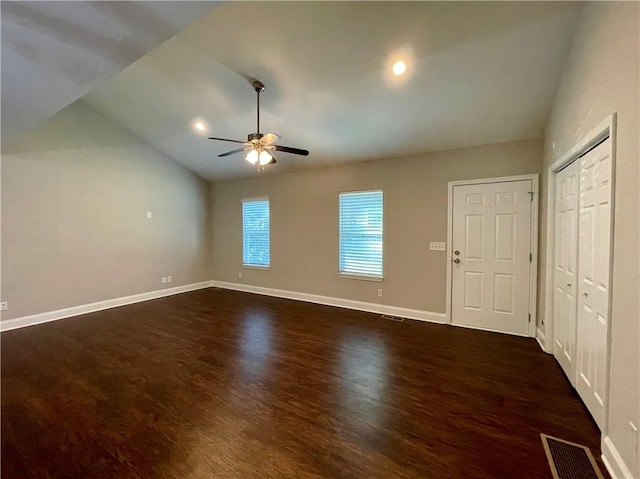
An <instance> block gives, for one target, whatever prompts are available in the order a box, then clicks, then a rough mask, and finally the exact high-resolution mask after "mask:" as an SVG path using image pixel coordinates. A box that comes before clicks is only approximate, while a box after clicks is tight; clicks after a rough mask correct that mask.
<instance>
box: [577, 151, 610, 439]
mask: <svg viewBox="0 0 640 479" xmlns="http://www.w3.org/2000/svg"><path fill="white" fill-rule="evenodd" d="M611 181H612V158H611V140H610V139H607V140H606V141H604V142H603V143H601V144H600V145H598V146H597V147H596V148H594V149H593V150H591V151H590V152H588V153H587V154H586V155H584V156H583V157H582V158H581V160H580V226H579V230H580V236H579V241H578V280H579V281H578V287H579V289H578V341H577V363H576V367H577V375H576V389H577V391H578V393H579V394H580V396H581V397H582V400H583V401H584V403H585V404H586V406H587V408H588V409H589V411H590V412H591V415H592V416H593V418H594V419H595V421H596V423H597V424H598V426H599V427H600V429H601V430H602V429H603V428H604V422H605V411H606V397H607V387H608V384H607V383H608V356H609V354H608V343H609V320H610V318H609V311H610V271H611V249H612V241H611V240H612V230H611V218H612V185H611Z"/></svg>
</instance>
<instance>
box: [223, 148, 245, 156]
mask: <svg viewBox="0 0 640 479" xmlns="http://www.w3.org/2000/svg"><path fill="white" fill-rule="evenodd" d="M245 150H246V148H240V149H238V150H231V151H227V152H226V153H220V154H219V155H218V157H220V156H230V155H235V154H236V153H240V152H241V151H245Z"/></svg>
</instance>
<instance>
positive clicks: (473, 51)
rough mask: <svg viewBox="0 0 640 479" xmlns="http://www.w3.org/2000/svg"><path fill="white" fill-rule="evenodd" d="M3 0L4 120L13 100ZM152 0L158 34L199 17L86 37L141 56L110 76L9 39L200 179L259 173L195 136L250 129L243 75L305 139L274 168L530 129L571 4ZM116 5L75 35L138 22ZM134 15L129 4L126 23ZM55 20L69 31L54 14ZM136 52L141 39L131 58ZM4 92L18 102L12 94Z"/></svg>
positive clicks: (514, 136) (125, 56)
mask: <svg viewBox="0 0 640 479" xmlns="http://www.w3.org/2000/svg"><path fill="white" fill-rule="evenodd" d="M5 3H6V2H3V24H2V28H3V31H2V36H3V51H2V53H3V58H2V67H3V71H2V73H3V92H2V93H3V98H2V100H3V103H2V110H3V123H4V121H5V101H8V100H9V99H5V85H4V80H5V47H4V40H5ZM99 3H107V5H104V6H101V7H100V8H97V7H93V6H87V7H86V8H94V9H96V10H98V11H99V12H100V14H101V15H103V14H104V15H108V14H110V12H113V9H114V8H116V7H115V6H114V5H112V4H111V3H108V2H99ZM114 3H116V2H114ZM160 3H161V2H140V4H137V6H136V7H135V8H136V9H138V10H136V11H138V13H140V12H141V11H140V10H139V9H143V8H146V9H148V10H150V11H155V15H156V18H161V19H163V21H160V20H158V22H151V23H152V24H153V25H156V26H155V27H152V26H149V25H147V26H146V30H144V29H143V30H144V31H145V32H147V33H146V34H147V35H149V36H150V37H151V38H153V39H160V38H163V37H164V36H166V35H167V34H168V33H167V32H170V31H173V30H178V29H179V28H180V27H181V26H184V25H186V23H188V22H189V18H191V17H193V18H195V17H197V16H198V15H200V17H199V18H198V20H197V21H195V22H194V23H193V24H191V25H190V26H189V27H186V28H184V29H183V30H182V31H180V32H179V33H177V34H175V35H173V36H172V37H171V38H170V39H169V40H167V41H165V42H164V43H162V44H160V45H159V46H157V47H156V48H153V49H151V48H152V47H153V41H151V40H149V41H146V43H145V41H143V40H140V41H139V42H138V43H136V45H140V46H139V48H138V49H137V50H135V53H133V52H128V51H124V52H122V51H120V50H118V49H116V51H115V52H110V53H109V54H108V55H105V52H104V49H102V50H101V49H99V48H98V47H96V46H95V45H94V47H92V48H88V47H85V50H88V51H87V52H85V53H86V54H87V55H91V54H92V53H96V52H97V56H98V57H100V56H102V57H105V56H106V57H107V59H109V60H111V62H110V63H109V64H110V65H111V66H113V65H115V66H113V68H112V70H117V69H118V67H120V66H123V65H124V64H125V63H127V62H131V61H132V59H136V57H141V58H140V59H138V60H137V61H135V62H134V63H132V64H131V65H129V66H128V67H126V68H124V69H122V70H121V71H119V73H116V72H115V71H114V72H113V74H112V75H110V78H108V79H106V78H105V77H106V76H109V72H110V71H109V72H108V71H107V69H104V70H100V69H99V68H94V69H93V70H91V71H92V72H93V73H96V72H98V71H99V72H100V73H104V75H93V77H91V76H90V75H89V76H90V78H89V79H87V72H86V71H85V70H84V69H83V68H80V67H79V65H75V66H76V67H78V68H76V69H75V70H74V65H73V64H68V63H65V61H64V58H65V56H64V52H63V51H61V52H60V56H59V57H56V58H55V61H53V60H52V59H51V58H48V57H47V56H46V55H43V54H42V53H40V54H39V55H35V54H34V52H30V51H29V49H27V50H25V51H22V52H21V51H20V47H19V46H17V45H16V44H14V45H13V46H12V48H13V49H14V50H15V52H13V53H12V54H11V55H12V56H11V59H13V57H15V56H17V55H19V54H23V55H31V58H30V60H31V61H32V63H33V66H32V68H33V72H31V75H36V76H37V75H39V72H41V71H42V70H43V69H47V68H48V69H49V70H51V71H53V72H54V73H55V75H54V76H52V77H50V80H55V81H48V82H46V83H47V84H45V85H44V86H42V91H43V92H49V91H50V90H51V91H54V93H55V94H54V95H53V96H54V97H56V98H58V99H60V101H59V102H55V105H58V104H61V103H64V101H68V99H69V98H71V97H72V96H74V95H66V96H65V95H64V94H62V93H65V91H63V92H62V93H60V92H58V91H56V90H55V89H56V88H58V89H60V84H59V83H56V82H57V80H59V78H66V80H67V83H73V82H76V83H80V84H81V86H82V88H77V89H76V90H74V91H75V92H76V95H77V93H78V92H81V93H82V94H84V93H87V94H86V95H85V96H84V97H83V100H84V101H85V102H87V103H88V104H90V105H91V106H93V107H94V108H96V109H97V110H99V111H101V112H103V113H105V114H106V115H108V116H109V117H111V118H113V119H114V120H116V121H117V122H119V123H121V124H122V125H124V126H125V127H127V128H128V129H130V130H132V131H133V132H134V133H136V134H137V135H139V136H140V137H142V138H144V139H145V140H146V141H147V142H149V143H150V144H152V145H153V146H154V147H156V148H157V149H159V150H161V151H163V152H164V153H166V154H167V155H169V156H170V157H172V158H174V159H175V160H176V161H179V162H181V163H183V164H184V165H185V166H187V167H188V168H189V169H191V170H192V171H194V172H196V173H197V174H199V175H201V176H202V177H204V178H207V179H209V180H218V179H225V178H232V177H239V176H250V175H255V174H256V170H255V168H253V167H251V165H249V164H248V163H247V162H245V161H244V160H243V159H242V155H236V156H231V157H226V158H218V157H217V156H216V155H218V154H219V153H222V152H224V151H227V150H230V149H233V146H234V145H233V144H230V143H221V142H213V141H209V140H206V139H205V136H206V134H208V135H214V136H220V137H227V138H236V139H238V140H244V139H245V138H246V135H247V134H248V133H252V132H254V131H255V93H254V91H253V89H252V88H251V86H250V84H249V82H248V79H251V78H257V79H260V80H261V81H262V82H264V83H265V84H266V87H267V88H266V90H265V92H264V94H263V95H262V111H261V113H262V115H261V127H262V130H263V132H267V131H272V132H274V133H277V134H279V135H281V136H282V140H281V141H280V143H282V144H285V145H289V146H294V147H301V148H307V149H309V150H311V155H310V156H308V157H296V156H292V155H288V154H281V155H279V156H278V160H279V161H278V163H277V165H274V166H270V167H268V168H269V169H271V171H291V170H298V169H302V168H313V167H320V166H325V165H332V164H342V163H347V162H355V161H364V160H371V159H376V158H390V157H397V156H402V155H410V154H415V153H420V152H425V151H436V150H443V149H450V148H461V147H468V146H475V145H481V144H488V143H498V142H505V141H513V140H520V139H525V138H535V137H540V136H541V135H542V133H543V129H544V125H545V122H546V119H547V114H548V111H549V107H550V105H551V101H552V99H553V95H554V92H555V89H556V85H557V84H558V81H559V79H560V75H561V73H562V69H563V66H564V61H565V59H566V56H567V52H568V49H569V46H570V43H571V39H572V35H573V30H574V26H575V22H576V19H577V17H578V15H579V12H580V4H579V3H573V2H411V3H403V2H371V3H366V2H335V3H334V2H229V3H221V4H217V5H216V6H215V8H211V5H207V6H206V8H205V7H202V11H201V12H199V13H198V11H197V10H198V9H197V8H195V7H194V8H195V10H192V11H191V13H190V14H189V15H188V14H186V13H185V12H181V13H180V15H179V16H173V15H174V13H175V12H173V13H171V12H170V11H169V10H164V11H163V12H164V13H163V15H164V14H166V15H165V16H161V15H160V13H159V12H160V10H157V9H159V8H160V6H159V4H160ZM27 7H28V5H27V6H24V5H22V4H20V8H22V9H24V8H27ZM83 8H85V7H83ZM132 8H133V7H132ZM47 9H49V10H50V12H49V14H50V15H51V16H67V17H68V18H67V20H65V21H67V22H73V21H74V20H75V19H76V18H75V17H69V16H68V15H64V14H63V13H60V12H59V11H57V10H56V7H55V4H54V5H52V6H49V7H47ZM20 12H22V13H24V14H25V15H26V13H25V12H23V11H20ZM22 13H21V14H22ZM16 15H17V14H16V13H15V12H14V13H13V16H14V17H15V16H16ZM27 17H29V16H28V15H27ZM116 17H117V19H118V20H117V21H116V24H115V25H112V26H109V24H108V23H104V24H100V25H101V28H102V30H100V29H99V28H97V27H95V28H94V27H92V25H89V24H87V25H84V26H83V30H78V31H76V33H73V32H72V36H75V37H76V38H78V39H79V40H82V41H83V42H84V40H83V36H84V35H86V34H87V32H96V33H95V35H98V36H99V38H101V39H104V38H106V37H108V36H109V35H112V36H116V34H115V33H114V32H115V31H116V29H117V28H125V30H126V29H128V30H126V31H128V32H129V33H131V32H132V31H135V30H136V29H135V28H131V27H132V26H134V25H135V24H136V21H135V20H132V19H131V18H128V17H127V16H123V15H116ZM125 17H126V18H125ZM113 18H114V17H112V20H113ZM144 18H146V16H145V15H141V14H140V16H139V17H138V20H137V21H138V22H142V23H144V21H143V19H144ZM79 20H81V19H79ZM125 20H126V21H125ZM12 22H13V23H16V20H15V19H14V20H12ZM18 23H19V22H18ZM41 23H42V22H41ZM44 23H46V22H44ZM78 23H81V22H78ZM18 26H20V25H18ZM11 28H12V29H15V28H18V27H16V26H15V25H13V24H12V26H11ZM38 28H39V27H38ZM56 28H57V30H56V32H60V31H63V30H65V29H66V28H65V25H64V24H61V23H58V24H57V27H56ZM14 36H15V32H14ZM90 38H91V37H90ZM94 42H95V44H102V41H97V40H95V39H94ZM14 43H16V42H15V41H14ZM83 44H84V43H83ZM90 45H91V43H90ZM23 50H24V49H23ZM144 50H149V52H148V53H146V54H144V55H141V52H142V51H144ZM25 52H26V53H25ZM118 55H121V56H122V57H120V56H118ZM396 59H403V60H405V61H406V62H407V65H408V71H407V73H406V74H405V75H403V76H401V77H395V76H394V75H392V74H391V69H390V67H391V64H392V63H393V61H395V60H396ZM103 60H104V58H103ZM104 61H106V60H104ZM18 63H19V62H18ZM9 68H10V69H11V71H10V73H9V74H10V75H11V76H12V77H13V76H14V75H15V78H21V77H22V75H23V74H24V73H25V72H24V71H22V70H16V69H15V64H14V63H13V62H11V63H10V64H9ZM56 76H57V77H56ZM96 77H100V78H96ZM13 81H14V83H15V82H18V80H13ZM25 81H26V80H25ZM33 81H36V79H34V80H33ZM64 84H65V83H64V82H62V85H64ZM27 86H28V85H27ZM83 89H86V90H87V91H86V92H83V91H82V90H83ZM24 90H25V91H26V88H24ZM62 90H64V89H62ZM63 99H64V101H63ZM23 100H24V99H22V100H21V101H23ZM9 101H10V106H9V108H10V110H11V113H12V114H13V112H14V109H15V108H19V103H18V102H17V100H16V99H13V98H11V99H10V100H9ZM43 101H45V103H46V100H43ZM27 103H29V102H27ZM55 105H51V106H50V108H48V109H47V112H49V111H51V110H54V109H55ZM29 106H31V105H29ZM62 106H64V105H62ZM34 109H35V110H38V108H37V105H34ZM58 109H59V107H58ZM38 111H39V110H38ZM56 111H57V110H56ZM25 116H27V117H28V116H29V115H25ZM34 116H37V115H34ZM29 120H30V121H26V120H25V121H24V122H23V123H24V124H27V123H33V119H32V118H29ZM195 120H200V121H202V122H203V123H204V124H205V125H206V126H207V130H206V131H205V132H204V134H203V133H202V132H197V131H196V130H194V129H193V127H192V125H193V122H194V121H195ZM12 127H13V126H12ZM3 129H4V124H3ZM16 129H17V127H16Z"/></svg>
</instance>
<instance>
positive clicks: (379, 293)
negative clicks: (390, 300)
mask: <svg viewBox="0 0 640 479" xmlns="http://www.w3.org/2000/svg"><path fill="white" fill-rule="evenodd" d="M380 296H382V290H381V289H379V290H378V297H380Z"/></svg>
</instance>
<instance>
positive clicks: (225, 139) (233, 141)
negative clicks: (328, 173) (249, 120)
mask: <svg viewBox="0 0 640 479" xmlns="http://www.w3.org/2000/svg"><path fill="white" fill-rule="evenodd" d="M207 140H220V141H230V142H231V143H246V141H240V140H230V139H228V138H216V137H215V136H210V137H208V138H207Z"/></svg>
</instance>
